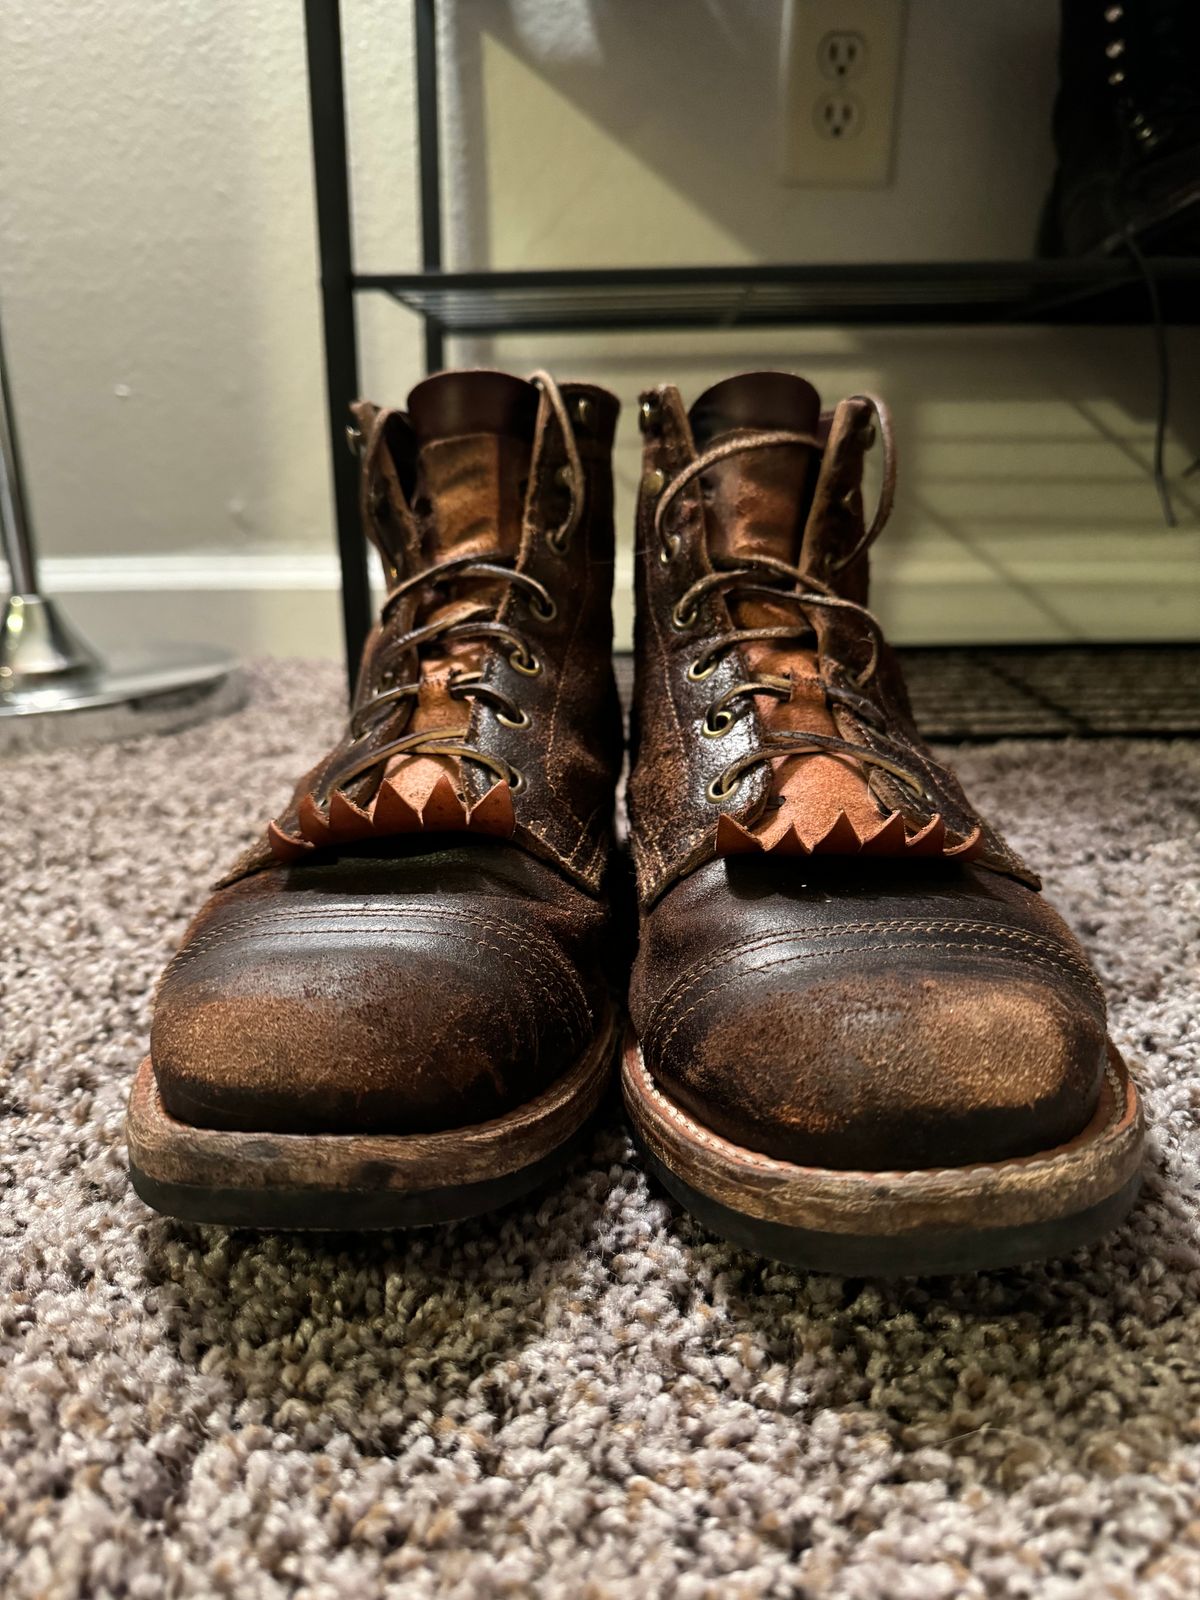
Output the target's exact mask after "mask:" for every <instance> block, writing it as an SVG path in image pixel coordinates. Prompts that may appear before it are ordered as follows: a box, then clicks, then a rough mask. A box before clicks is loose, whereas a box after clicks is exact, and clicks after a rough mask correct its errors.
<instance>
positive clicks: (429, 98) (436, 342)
mask: <svg viewBox="0 0 1200 1600" xmlns="http://www.w3.org/2000/svg"><path fill="white" fill-rule="evenodd" d="M415 25H416V26H415V47H416V48H415V52H414V53H415V58H416V69H417V145H418V149H419V151H420V160H421V265H422V268H423V269H424V271H426V272H440V271H441V267H442V129H441V120H440V114H439V111H438V58H437V11H436V8H435V4H434V0H416V13H415ZM445 364H446V330H445V328H444V327H443V325H442V323H441V322H439V321H438V319H437V318H436V317H433V316H430V315H428V314H426V317H425V371H426V373H427V374H428V373H430V372H440V371H441V369H442V368H443V367H444V366H445Z"/></svg>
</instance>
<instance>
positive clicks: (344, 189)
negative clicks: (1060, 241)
mask: <svg viewBox="0 0 1200 1600" xmlns="http://www.w3.org/2000/svg"><path fill="white" fill-rule="evenodd" d="M414 13H415V17H414V20H415V58H416V91H417V133H418V145H419V161H420V196H421V262H422V270H421V271H419V272H387V273H359V272H356V271H355V270H354V265H353V242H352V224H351V211H350V186H349V173H348V168H347V162H346V119H345V96H344V85H343V70H342V46H341V26H340V5H339V0H305V21H306V27H307V33H308V75H309V99H310V104H311V110H312V138H313V164H314V171H315V180H316V196H317V232H318V240H319V247H320V257H321V294H322V305H323V310H324V324H325V371H326V392H327V402H328V410H329V432H330V439H331V442H332V450H333V481H334V488H335V502H336V508H337V521H338V547H339V551H340V555H341V567H342V611H343V619H344V623H345V630H346V659H347V666H348V670H349V674H350V679H351V683H352V684H353V680H354V675H355V672H356V671H357V667H358V660H359V657H360V655H361V653H362V645H363V640H364V639H365V637H366V632H367V627H368V623H369V617H370V609H371V608H370V589H369V583H368V576H367V552H366V543H365V541H364V539H363V537H362V533H361V529H360V528H359V525H358V503H357V488H356V482H355V477H356V466H355V463H354V461H353V460H352V459H351V458H350V456H349V455H348V454H347V452H346V450H345V447H344V443H343V441H344V436H345V427H346V421H347V418H348V415H349V412H348V407H349V405H350V402H351V401H352V400H354V399H355V398H356V397H357V387H358V350H357V332H356V321H355V310H354V303H355V301H354V297H355V295H356V294H359V293H363V292H371V291H373V292H383V293H386V294H389V295H391V296H392V297H393V298H394V299H395V300H397V301H398V302H399V303H400V304H402V305H404V306H406V307H407V308H408V309H409V310H411V311H413V312H415V313H416V314H417V315H419V316H421V317H422V318H423V319H424V333H425V366H426V371H427V372H435V371H437V370H438V369H439V368H441V367H442V366H443V365H444V362H445V342H446V339H447V338H448V337H452V336H454V335H480V336H482V335H489V334H498V333H514V332H523V333H533V332H537V333H564V332H571V331H583V330H587V331H593V332H600V331H615V330H618V329H638V328H712V329H719V328H733V327H750V326H760V327H761V326H776V327H786V326H797V325H802V324H814V323H822V324H827V325H829V326H842V327H847V326H868V325H871V326H905V325H912V324H914V323H918V324H925V325H929V326H933V325H943V326H944V325H953V324H960V325H961V324H972V325H977V326H978V325H989V324H991V325H996V324H1004V323H1008V324H1017V323H1053V324H1062V325H1069V324H1089V325H1093V326H1115V325H1140V324H1145V323H1147V322H1148V321H1150V320H1151V304H1150V299H1149V296H1148V295H1147V290H1146V279H1145V276H1144V275H1143V271H1142V270H1141V269H1140V268H1139V267H1138V265H1137V264H1136V263H1135V262H1133V261H1132V260H1130V261H1124V260H1116V259H1100V258H1081V259H1074V260H1071V259H1058V260H1034V261H988V262H979V261H965V262H902V263H878V264H876V263H861V262H858V263H853V264H849V265H820V266H814V265H790V264H781V265H768V266H759V265H753V266H714V267H703V266H700V267H685V266H665V267H607V268H600V267H597V268H586V269H579V270H575V269H569V270H558V269H553V270H552V269H533V268H531V269H525V270H521V271H482V272H447V271H444V270H443V268H442V261H443V241H442V206H441V129H440V120H439V106H438V100H439V95H438V41H437V19H436V10H435V0H414ZM1147 265H1148V267H1149V268H1150V270H1151V271H1152V272H1153V276H1154V280H1155V281H1156V283H1157V287H1158V293H1159V296H1160V299H1161V303H1162V311H1163V316H1164V318H1165V319H1166V320H1167V321H1168V322H1174V323H1189V324H1194V323H1200V258H1197V259H1190V258H1181V257H1168V258H1162V259H1155V260H1153V261H1151V262H1149V263H1147Z"/></svg>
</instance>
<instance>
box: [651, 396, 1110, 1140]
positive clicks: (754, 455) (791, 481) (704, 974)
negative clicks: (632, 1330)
mask: <svg viewBox="0 0 1200 1600" xmlns="http://www.w3.org/2000/svg"><path fill="white" fill-rule="evenodd" d="M643 416H644V427H645V432H646V441H645V464H646V470H645V475H644V480H643V494H642V503H641V507H640V511H639V562H638V621H637V684H636V698H635V709H634V726H635V732H634V748H633V751H632V756H633V768H632V773H631V777H630V816H631V828H632V837H633V849H634V857H635V861H636V864H637V874H638V888H639V895H640V902H641V923H640V939H639V949H638V955H637V959H636V962H635V965H634V970H633V978H632V985H631V992H630V1015H631V1020H632V1022H633V1025H634V1027H635V1029H636V1032H637V1036H638V1040H639V1042H640V1046H641V1050H642V1053H643V1058H644V1060H645V1064H646V1067H647V1069H648V1070H649V1072H650V1074H651V1076H652V1077H653V1079H654V1080H655V1082H656V1083H657V1084H658V1085H659V1086H660V1087H661V1088H662V1090H663V1091H664V1092H665V1093H666V1094H667V1095H668V1096H669V1097H670V1098H671V1099H672V1100H673V1101H674V1102H675V1103H676V1104H677V1105H679V1106H680V1107H682V1108H683V1110H684V1111H685V1112H686V1113H688V1114H689V1115H690V1116H691V1117H692V1118H693V1119H694V1120H695V1123H696V1124H697V1125H698V1126H699V1128H700V1129H701V1130H703V1129H708V1130H711V1131H712V1132H713V1133H715V1134H719V1135H722V1136H723V1137H725V1138H727V1139H729V1140H731V1141H733V1142H734V1143H735V1144H738V1145H740V1146H742V1147H744V1148H745V1149H747V1150H749V1151H752V1152H758V1153H759V1154H761V1155H763V1156H768V1157H773V1158H776V1159H781V1160H788V1161H792V1162H796V1163H800V1164H803V1165H814V1166H829V1167H843V1168H858V1169H863V1170H867V1171H871V1170H892V1169H896V1168H901V1169H907V1168H920V1167H936V1166H954V1165H961V1164H970V1163H973V1162H987V1161H995V1160H1005V1159H1009V1158H1012V1157H1017V1156H1025V1155H1032V1154H1034V1153H1036V1152H1039V1151H1044V1150H1046V1149H1049V1148H1052V1147H1053V1146H1055V1145H1057V1144H1060V1143H1063V1142H1065V1141H1066V1140H1068V1139H1070V1138H1072V1137H1073V1136H1074V1135H1075V1134H1076V1133H1077V1132H1079V1130H1080V1129H1081V1128H1083V1127H1084V1126H1085V1125H1086V1123H1087V1121H1088V1120H1089V1118H1090V1117H1091V1116H1092V1114H1093V1112H1094V1110H1095V1107H1096V1104H1097V1101H1098V1096H1099V1091H1100V1086H1101V1083H1102V1081H1103V1072H1104V1067H1105V1059H1106V1029H1105V1011H1104V1001H1103V996H1102V994H1101V991H1100V987H1099V984H1098V982H1097V980H1096V978H1095V976H1094V974H1093V973H1092V972H1091V969H1090V967H1089V966H1088V963H1087V960H1086V958H1085V956H1084V954H1083V952H1082V950H1081V949H1080V947H1079V945H1078V944H1077V942H1076V941H1075V939H1074V938H1073V936H1072V935H1071V933H1070V931H1069V930H1068V929H1067V928H1066V926H1065V924H1064V923H1063V922H1062V919H1061V918H1060V917H1058V916H1057V914H1056V913H1055V912H1054V911H1053V910H1052V909H1051V908H1050V907H1049V906H1047V905H1046V904H1045V902H1044V901H1043V900H1042V898H1041V896H1040V895H1039V894H1038V893H1037V879H1036V877H1035V876H1034V875H1033V874H1032V873H1031V872H1030V871H1029V869H1028V868H1027V867H1026V866H1025V865H1024V864H1023V863H1022V862H1021V861H1020V860H1019V859H1018V858H1017V857H1016V856H1015V855H1014V854H1013V853H1012V852H1011V851H1010V850H1009V849H1008V847H1007V846H1006V845H1005V844H1004V842H1003V841H1002V840H1001V839H1000V838H999V836H998V835H997V834H996V832H995V831H994V830H993V829H992V828H990V827H989V826H988V825H987V824H986V822H984V821H983V819H981V818H980V817H979V816H978V814H977V813H976V812H975V811H974V809H973V808H972V807H971V805H970V803H969V801H968V800H967V798H966V796H965V795H964V794H963V791H962V789H961V787H960V785H959V784H958V782H957V780H956V779H955V777H954V775H953V774H952V773H951V772H949V771H948V770H947V769H946V768H945V767H944V766H942V765H941V764H940V763H938V762H936V761H935V760H934V758H933V756H932V754H931V753H930V752H929V751H928V749H927V747H926V746H924V745H923V744H922V743H921V741H920V739H919V737H918V735H917V733H916V729H915V727H914V725H913V722H912V716H911V712H910V709H909V705H908V699H907V695H906V693H905V689H904V684H903V680H902V678H901V675H900V671H899V668H898V666H897V663H896V660H895V657H894V655H893V654H892V652H891V651H890V650H888V649H887V647H886V644H882V643H880V642H879V641H878V640H876V641H875V643H876V648H875V650H874V655H873V654H872V637H873V635H872V628H871V624H870V621H869V618H867V617H864V615H863V612H862V607H863V605H864V604H865V601H866V598H867V558H866V554H865V550H861V551H860V553H858V554H854V552H856V551H859V550H860V547H861V546H862V545H863V542H864V534H865V531H866V530H865V527H864V513H863V497H862V474H863V456H864V452H865V450H866V448H867V447H868V445H869V442H870V427H871V419H872V410H871V406H870V405H868V404H867V403H866V402H860V401H858V400H851V401H847V402H843V404H842V405H841V406H839V407H838V408H837V409H836V411H835V412H833V413H832V414H828V415H825V416H820V417H819V416H818V413H817V405H816V397H815V394H814V393H813V391H812V390H811V389H810V388H809V386H808V385H807V384H804V383H803V382H802V380H800V379H796V378H791V377H790V375H787V374H747V375H745V376H744V377H742V378H739V379H733V380H727V381H726V383H725V384H722V385H718V386H717V387H716V388H715V389H714V390H712V391H709V393H708V394H707V395H705V396H703V397H702V398H701V400H700V401H698V402H697V404H696V405H695V406H694V407H693V408H692V412H691V414H690V416H689V414H687V413H685V411H684V409H683V405H682V402H681V401H680V398H679V396H678V394H677V392H676V391H675V390H673V389H666V390H661V391H655V392H653V393H652V394H650V395H649V396H647V397H646V402H645V403H644V407H643ZM714 418H715V419H716V421H715V424H714ZM714 427H715V429H716V430H717V432H716V439H717V443H716V445H714V443H713V435H714ZM781 429H782V430H785V434H784V435H781V436H778V437H775V438H774V440H771V439H770V436H769V432H768V433H766V434H764V433H762V432H756V431H755V430H781ZM722 438H724V439H726V440H729V441H730V444H729V448H728V453H727V454H726V455H725V456H723V457H722V456H721V450H722V449H724V448H725V447H724V446H723V445H722V444H721V440H722ZM747 438H749V439H754V438H761V439H763V440H765V441H767V442H764V443H762V444H759V445H753V444H751V446H750V447H749V448H746V449H741V448H740V447H739V446H738V440H739V439H741V440H743V441H744V440H745V439H747ZM805 441H807V442H805ZM702 449H707V451H708V457H706V459H710V458H711V459H712V465H711V467H708V468H706V469H705V470H703V471H700V472H699V473H698V475H697V476H695V477H693V478H692V480H691V481H686V480H685V483H684V486H683V487H682V488H681V490H680V492H679V493H678V494H676V495H674V496H673V497H672V503H671V504H670V505H669V507H668V510H667V514H666V515H660V516H659V517H658V519H657V520H658V527H657V528H656V517H655V509H654V506H655V501H656V500H657V498H658V497H659V496H661V495H662V494H664V492H666V490H667V488H668V486H669V485H670V483H671V480H672V478H673V476H674V475H675V474H677V473H679V472H681V471H685V470H686V468H687V466H688V464H689V462H691V461H694V460H696V459H697V451H698V450H702ZM718 457H720V459H717V458H718ZM767 458H769V459H767ZM663 531H665V532H666V533H667V534H668V535H669V539H668V540H667V541H666V549H665V552H664V551H663V541H662V540H661V539H659V538H657V537H656V534H659V533H661V532H663ZM748 554H749V555H750V556H751V557H754V556H757V557H759V558H761V557H763V556H766V557H769V558H771V559H775V560H777V561H784V562H786V563H787V565H788V567H789V568H794V569H796V571H797V573H798V581H797V582H796V584H795V585H794V586H793V587H794V588H795V590H796V592H797V593H807V594H810V595H811V596H814V597H815V598H814V600H813V603H812V604H810V605H804V606H800V605H797V604H794V603H792V602H785V601H784V600H782V599H779V600H777V599H776V598H775V595H776V594H777V593H778V592H779V590H780V589H781V588H784V587H787V586H788V584H789V583H790V582H791V580H790V579H786V577H785V575H784V574H783V570H782V569H781V568H776V569H769V568H764V567H762V566H761V562H760V566H759V568H757V569H755V571H754V572H751V573H750V575H749V576H748V577H747V578H746V579H745V580H744V581H743V580H741V579H739V580H737V581H736V582H731V584H730V585H729V586H728V589H727V590H723V589H722V587H721V586H720V585H717V586H715V587H714V588H712V589H711V590H706V591H704V592H705V594H706V595H707V598H706V600H705V603H704V605H702V606H697V607H696V608H695V614H694V615H692V614H690V608H688V607H685V608H684V614H683V616H682V617H680V615H679V601H680V596H681V595H683V594H685V593H686V592H687V591H688V588H689V585H693V584H695V583H696V580H697V579H698V578H700V577H702V576H703V574H705V573H706V572H713V571H714V570H716V571H721V570H728V569H730V568H731V567H736V566H737V564H738V562H739V561H743V560H745V558H746V556H747V555H748ZM848 556H850V557H851V559H849V560H847V557H848ZM768 581H771V582H775V583H776V585H777V587H776V589H775V590H773V591H771V590H768V591H766V592H755V590H754V583H756V582H757V583H759V584H760V585H761V584H766V583H768ZM822 596H824V597H825V598H824V600H821V597H822ZM818 600H821V603H819V604H818V603H817V601H818ZM842 600H845V601H847V602H849V604H846V605H842V604H840V603H839V602H840V601H842ZM739 629H740V630H741V631H742V632H743V633H745V632H750V633H754V632H755V630H758V632H759V633H760V634H763V633H765V635H766V636H765V637H753V638H751V639H749V640H747V641H746V642H745V643H739V644H737V645H736V647H729V646H728V640H726V641H725V644H722V643H721V641H722V639H723V637H724V636H726V635H728V634H730V633H731V631H732V632H735V633H736V632H737V631H738V630H739ZM781 635H784V636H781ZM714 641H716V642H717V646H718V651H717V653H718V655H719V660H720V664H719V666H718V667H717V669H716V670H715V671H713V672H706V673H703V674H702V675H700V676H698V677H697V676H696V675H694V674H693V675H689V672H688V665H689V663H695V662H697V661H700V662H701V663H702V664H704V663H705V662H706V661H707V660H708V659H709V657H707V656H706V651H709V652H711V650H712V648H713V642H714ZM872 660H874V665H873V666H872ZM739 686H740V687H739ZM839 689H843V690H845V691H846V692H845V693H844V695H841V696H839V695H838V693H837V691H838V690H839ZM729 691H732V697H730V695H729ZM720 696H725V703H726V704H727V705H729V706H731V707H733V708H734V710H735V715H734V717H733V719H732V721H731V722H730V724H729V726H728V727H726V728H723V729H722V728H721V725H720V724H719V723H718V724H717V730H716V732H715V734H713V733H710V735H709V736H706V735H705V732H704V728H705V724H706V717H709V716H710V712H709V708H711V706H712V705H713V704H714V703H717V704H720V703H721V702H720V700H719V699H717V698H716V697H720ZM709 726H710V728H711V727H712V724H711V719H710V721H709ZM772 733H774V734H775V735H776V736H777V737H778V738H779V739H781V740H782V741H783V743H782V745H781V746H771V745H769V744H768V745H766V746H765V747H764V739H768V740H769V738H770V737H771V735H772ZM806 734H807V735H812V736H815V742H814V743H813V745H812V747H811V748H810V749H806V748H805V737H806ZM820 739H824V740H825V742H824V743H823V744H822V743H820V742H819V740H820ZM764 748H765V749H766V753H767V754H768V756H770V755H771V754H772V751H773V750H774V749H775V748H782V749H783V750H784V751H785V752H786V753H785V754H783V755H781V756H780V757H778V758H772V759H769V760H763V761H761V762H755V763H754V764H753V765H751V766H749V767H748V768H747V769H745V771H744V772H743V773H742V776H741V781H740V785H739V786H738V788H737V791H736V794H735V795H733V796H732V797H730V798H726V799H723V800H722V801H721V803H719V804H718V803H715V802H714V801H713V799H712V798H711V797H710V796H709V795H708V793H707V787H708V785H709V784H710V783H711V782H712V781H713V779H714V775H716V774H719V773H720V772H721V771H722V770H723V769H727V768H729V766H730V763H731V762H733V763H734V767H735V769H736V765H737V760H738V757H740V756H741V755H743V754H744V753H745V752H751V753H754V752H756V751H760V750H763V749H764ZM876 753H878V754H879V755H881V756H883V757H884V758H885V760H886V761H887V762H888V763H889V765H887V766H883V765H880V766H875V765H872V764H871V762H870V760H869V759H868V758H869V757H870V756H872V755H874V754H876ZM893 769H895V770H893ZM918 783H919V784H920V788H921V793H920V794H919V795H918V794H917V793H916V785H917V784H918ZM835 808H836V809H835ZM806 811H809V812H812V813H814V814H819V817H820V821H819V823H818V824H816V825H814V827H813V828H812V829H809V828H808V825H807V824H808V820H809V819H808V817H807V816H806ZM722 813H726V814H728V815H726V816H725V819H724V821H723V822H722V821H721V814H722ZM780 815H786V816H789V817H790V818H792V819H793V820H792V822H791V823H790V824H789V832H788V835H787V837H786V838H785V840H784V843H785V844H787V843H788V840H791V841H793V844H792V847H791V848H792V853H785V852H784V851H781V850H779V849H776V848H773V843H774V839H775V836H776V833H777V832H778V826H777V823H776V818H777V817H779V816H780ZM935 815H936V817H938V818H940V819H941V821H940V822H939V823H938V824H937V826H938V828H939V829H944V836H945V840H946V841H962V843H961V844H959V845H956V846H955V848H957V849H959V852H960V853H959V854H958V856H957V857H956V856H955V855H954V852H953V849H946V848H944V847H943V845H942V844H941V843H939V844H938V848H937V850H936V852H935V853H931V854H928V855H923V854H921V853H920V852H921V849H922V848H924V846H923V844H922V839H926V840H927V839H928V838H929V837H930V836H929V834H928V832H926V833H924V834H922V832H921V830H922V829H926V830H927V829H928V828H929V826H930V819H931V817H933V816H935ZM831 816H833V817H836V818H838V819H839V820H838V821H837V822H836V825H834V826H832V827H831V826H828V823H829V819H830V817H831ZM888 818H890V819H891V820H890V821H889V822H887V824H886V826H884V821H885V819H888ZM873 827H880V828H881V830H882V831H881V833H880V835H879V838H878V840H877V841H874V843H864V842H863V841H864V839H868V840H870V839H871V838H872V835H871V829H872V828H873ZM731 830H732V831H731ZM772 830H775V831H774V832H773V831H772ZM723 838H725V839H726V840H729V839H732V841H733V843H734V845H735V846H736V847H737V848H739V849H740V848H742V847H743V846H744V848H745V849H746V850H752V849H754V848H756V849H757V852H758V853H742V854H739V853H736V852H735V853H730V850H729V848H728V847H727V846H726V845H723V844H722V839H723ZM805 841H808V842H807V843H805ZM914 842H915V843H916V845H917V849H916V851H912V850H909V849H908V848H907V847H908V846H909V845H911V844H913V843H914ZM872 848H874V849H876V850H877V851H879V852H881V853H878V854H874V855H873V854H872V853H871V850H872ZM814 850H815V853H814Z"/></svg>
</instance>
